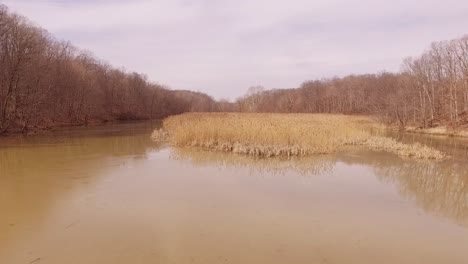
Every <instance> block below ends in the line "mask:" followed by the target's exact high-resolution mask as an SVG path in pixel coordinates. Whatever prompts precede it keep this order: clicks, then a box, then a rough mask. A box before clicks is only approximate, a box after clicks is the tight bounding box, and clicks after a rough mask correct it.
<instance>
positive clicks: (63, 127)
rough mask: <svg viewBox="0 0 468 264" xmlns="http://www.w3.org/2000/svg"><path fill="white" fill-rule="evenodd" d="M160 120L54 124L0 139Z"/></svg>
mask: <svg viewBox="0 0 468 264" xmlns="http://www.w3.org/2000/svg"><path fill="white" fill-rule="evenodd" d="M161 120H162V119H160V118H158V119H141V120H111V121H91V122H88V123H86V124H83V123H81V124H56V125H53V126H44V127H35V128H33V129H29V130H28V131H27V132H24V131H21V130H19V129H13V130H8V131H6V132H5V133H2V134H0V138H8V137H24V136H26V137H28V136H42V135H48V134H52V133H55V132H61V131H68V130H73V129H84V128H98V127H105V126H112V125H120V124H122V125H125V124H133V123H135V124H136V123H144V122H153V121H154V122H161Z"/></svg>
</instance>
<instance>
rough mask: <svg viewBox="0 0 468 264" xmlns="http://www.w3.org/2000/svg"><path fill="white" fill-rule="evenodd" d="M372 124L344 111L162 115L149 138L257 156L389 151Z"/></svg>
mask: <svg viewBox="0 0 468 264" xmlns="http://www.w3.org/2000/svg"><path fill="white" fill-rule="evenodd" d="M371 127H372V122H371V120H370V119H368V118H366V117H356V116H344V115H327V114H251V113H248V114H247V113H189V114H183V115H178V116H173V117H169V118H167V119H165V120H164V121H163V129H161V130H156V131H155V132H154V133H153V139H154V140H158V141H160V140H168V141H169V142H170V144H172V145H174V146H179V147H186V146H192V147H201V148H206V149H210V150H217V151H226V152H234V153H239V154H248V155H255V156H262V157H272V156H306V155H311V154H326V153H332V152H335V151H337V150H339V149H340V148H341V147H343V146H345V145H367V146H369V147H371V148H372V149H380V150H385V151H394V150H393V149H392V147H391V146H390V147H389V146H388V145H389V141H388V140H387V139H382V138H379V137H373V136H371V133H370V128H371ZM399 144H401V145H404V144H402V143H399ZM390 145H391V144H390ZM401 145H399V147H398V150H395V151H394V152H396V153H398V154H401V155H407V156H414V157H417V158H433V159H438V158H442V157H443V155H442V154H441V153H440V152H438V151H437V150H433V149H429V148H427V149H426V148H425V149H424V153H417V155H416V153H415V152H417V150H418V149H417V148H411V147H410V148H407V149H405V151H401V148H402V147H401ZM405 146H406V145H405ZM439 154H440V155H442V156H440V155H439Z"/></svg>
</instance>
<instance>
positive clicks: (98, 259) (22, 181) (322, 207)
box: [0, 123, 468, 264]
mask: <svg viewBox="0 0 468 264" xmlns="http://www.w3.org/2000/svg"><path fill="white" fill-rule="evenodd" d="M157 126H158V124H157V123H133V124H119V125H109V126H102V127H91V128H76V129H68V130H63V131H57V132H53V133H51V134H48V135H44V136H34V137H26V138H22V137H11V138H4V139H0V213H1V217H0V263H2V264H30V263H35V264H45V263H47V264H65V263H66V264H84V263H86V264H105V263H109V264H111V263H112V264H128V263H134V264H139V263H176V264H185V263H203V264H215V263H216V264H218V263H252V264H253V263H255V264H258V263H273V264H274V263H281V264H284V263H326V264H337V263H343V264H353V263H359V264H366V263H369V264H370V263H372V264H375V263H380V264H383V263H388V264H390V263H392V264H394V263H399V264H405V263H408V264H410V263H411V264H415V263H424V264H432V263H434V264H435V263H451V264H466V263H468V251H467V249H468V158H467V155H468V154H467V151H466V150H467V147H468V142H467V141H466V140H463V139H455V138H450V139H449V138H442V137H428V136H421V135H405V136H401V135H393V136H395V137H399V138H401V140H403V141H412V142H413V141H420V142H424V143H426V144H429V145H433V146H435V147H438V148H440V149H443V150H444V151H447V152H448V153H450V154H451V155H452V157H453V158H451V159H449V160H446V161H442V162H434V161H416V160H411V159H402V158H400V157H397V156H395V155H393V154H388V153H382V152H369V151H366V150H363V149H349V150H348V151H346V152H343V153H336V154H330V155H320V156H315V157H309V158H302V159H293V160H285V159H253V158H250V157H245V156H239V155H234V154H224V153H211V152H203V151H200V150H195V149H173V148H170V147H168V146H165V145H159V144H156V143H154V142H152V141H151V140H150V133H151V131H152V130H153V129H154V128H155V127H157Z"/></svg>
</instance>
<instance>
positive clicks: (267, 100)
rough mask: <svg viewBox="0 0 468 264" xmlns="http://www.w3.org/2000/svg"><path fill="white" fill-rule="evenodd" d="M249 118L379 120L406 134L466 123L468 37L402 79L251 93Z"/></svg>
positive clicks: (408, 67) (432, 53)
mask: <svg viewBox="0 0 468 264" xmlns="http://www.w3.org/2000/svg"><path fill="white" fill-rule="evenodd" d="M237 107H238V109H239V110H240V111H247V112H284V113H291V112H306V113H344V114H365V115H376V116H378V117H380V118H381V119H382V120H383V121H385V122H386V123H390V124H397V125H399V126H400V127H402V128H404V127H405V126H407V125H409V124H411V125H414V126H418V127H422V128H427V127H434V126H439V125H447V126H450V127H452V128H458V127H460V126H464V125H466V124H467V123H468V116H467V115H468V36H465V37H463V38H460V39H455V40H451V41H441V42H435V43H433V44H432V45H431V46H430V48H429V49H428V50H427V51H425V52H424V53H423V54H422V55H421V56H419V57H416V58H407V59H405V60H404V62H403V63H402V70H401V72H400V73H380V74H366V75H351V76H347V77H344V78H333V79H325V80H315V81H307V82H304V83H303V84H302V86H301V87H300V88H297V89H283V90H271V91H264V89H263V88H262V87H260V86H257V87H252V88H250V89H249V93H248V95H246V96H245V97H243V98H241V99H240V100H239V101H238V106H237Z"/></svg>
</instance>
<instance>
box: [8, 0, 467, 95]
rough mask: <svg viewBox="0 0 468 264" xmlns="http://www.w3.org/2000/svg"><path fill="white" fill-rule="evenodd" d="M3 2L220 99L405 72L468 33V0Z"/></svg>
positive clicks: (78, 40)
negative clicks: (432, 49)
mask: <svg viewBox="0 0 468 264" xmlns="http://www.w3.org/2000/svg"><path fill="white" fill-rule="evenodd" d="M1 2H2V3H5V4H6V5H7V6H8V7H9V8H10V9H11V10H13V11H17V12H19V13H21V14H23V15H25V16H27V17H28V18H29V19H30V20H32V21H33V22H35V23H36V24H38V25H40V26H42V27H44V28H46V29H48V30H49V31H50V32H51V33H52V34H54V35H55V36H56V37H58V38H59V39H64V40H70V41H71V42H72V43H74V44H75V45H76V46H78V47H80V48H83V49H86V50H89V51H91V52H92V53H94V54H95V55H96V56H97V57H98V58H100V59H103V60H104V61H106V62H109V63H111V64H112V65H114V66H117V67H125V68H126V69H128V70H131V71H137V72H141V73H145V74H147V76H148V77H149V79H150V80H151V81H154V82H158V83H161V84H165V85H168V86H170V87H172V88H174V89H190V90H196V91H202V92H206V93H208V94H210V95H212V96H214V97H215V98H218V99H219V98H230V99H233V98H236V97H238V96H240V95H242V94H244V93H245V92H246V90H247V89H248V88H249V87H250V86H253V85H263V86H264V87H265V88H267V89H271V88H292V87H298V86H299V85H300V84H301V83H302V82H303V81H305V80H310V79H320V78H323V77H333V76H343V75H348V74H355V73H376V72H381V71H384V70H386V71H398V70H399V69H400V65H401V61H402V59H403V58H404V57H407V56H411V55H413V56H415V55H418V54H420V53H422V52H423V51H424V50H425V49H426V48H427V47H428V46H429V45H430V43H431V42H432V41H436V40H446V39H452V38H456V37H460V36H462V35H464V34H468V1H466V0H444V1H440V0H437V1H436V0H426V1H424V0H422V1H410V0H391V1H388V0H347V1H337V0H287V1H275V0H232V1H231V0H113V1H111V0H95V1H92V0H75V1H73V0H7V1H1Z"/></svg>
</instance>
